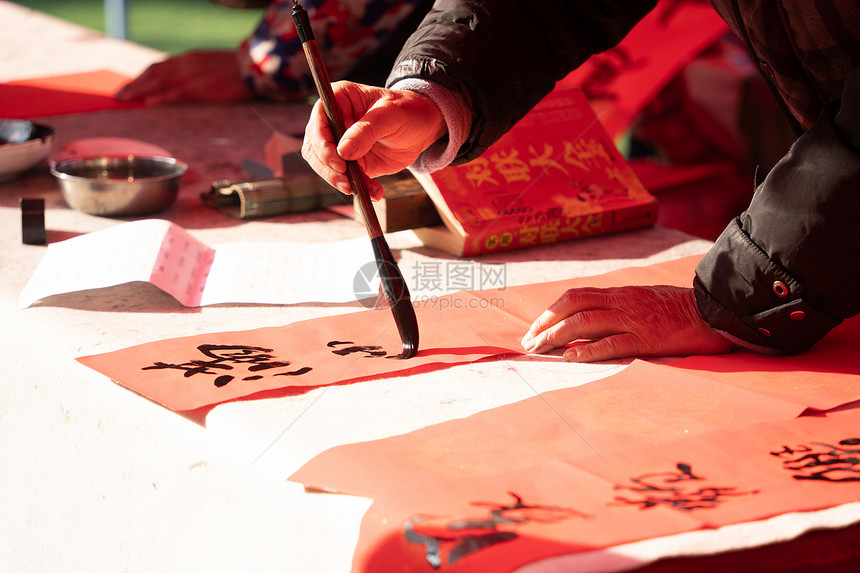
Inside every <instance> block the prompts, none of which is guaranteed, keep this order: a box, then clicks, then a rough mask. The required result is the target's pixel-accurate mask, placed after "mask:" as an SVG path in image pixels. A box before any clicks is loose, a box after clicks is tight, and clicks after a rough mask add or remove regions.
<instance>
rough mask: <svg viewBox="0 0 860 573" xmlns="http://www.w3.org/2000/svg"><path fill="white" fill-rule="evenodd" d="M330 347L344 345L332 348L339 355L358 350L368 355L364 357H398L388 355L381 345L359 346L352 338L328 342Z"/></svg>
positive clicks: (347, 354) (333, 352)
mask: <svg viewBox="0 0 860 573" xmlns="http://www.w3.org/2000/svg"><path fill="white" fill-rule="evenodd" d="M326 346H328V347H329V348H337V347H338V346H343V348H338V349H337V350H332V351H331V353H332V354H337V355H338V356H349V355H350V354H355V353H356V352H364V353H365V354H366V356H364V358H381V357H383V356H385V357H386V358H397V357H396V356H386V355H387V354H388V353H387V352H386V351H384V350H382V347H381V346H370V345H367V346H359V345H357V344H355V343H354V342H352V341H351V340H332V341H331V342H329V343H328V344H326Z"/></svg>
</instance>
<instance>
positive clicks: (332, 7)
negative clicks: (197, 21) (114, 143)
mask: <svg viewBox="0 0 860 573" xmlns="http://www.w3.org/2000/svg"><path fill="white" fill-rule="evenodd" d="M212 1H213V2H216V3H218V4H222V5H224V6H227V7H230V8H260V7H265V6H268V8H267V10H266V13H265V15H264V16H263V18H262V20H261V21H260V23H259V25H258V26H257V29H256V30H255V31H254V33H253V34H252V35H251V36H250V37H248V38H246V39H245V40H243V41H242V43H241V44H240V45H239V48H238V50H236V51H230V50H194V51H190V52H185V53H183V54H179V55H177V56H174V57H171V58H168V59H166V60H164V61H162V62H158V63H155V64H153V65H151V66H150V67H149V68H147V69H146V70H145V71H144V72H143V73H142V74H141V75H140V76H139V77H137V78H136V79H134V80H133V81H132V82H130V83H129V84H127V85H126V86H124V87H123V88H122V89H121V90H120V91H119V92H117V94H116V98H117V99H119V100H122V101H143V102H144V103H146V104H148V105H158V104H167V103H177V102H184V101H185V102H187V101H198V102H200V101H237V100H243V99H249V98H252V97H264V98H267V99H273V100H290V99H304V98H306V97H307V96H309V95H312V94H315V93H316V90H315V88H314V83H313V79H312V78H311V75H310V72H309V71H308V66H307V60H306V59H305V56H304V53H303V51H302V47H301V43H300V42H299V39H298V36H297V35H296V29H295V26H294V25H293V20H292V15H291V14H292V8H293V2H292V0H274V1H272V0H212ZM432 4H433V3H432V1H430V0H382V1H380V0H353V1H349V0H305V1H304V2H302V5H303V7H304V8H305V10H307V12H308V15H309V17H310V19H311V23H312V25H313V27H314V32H315V36H316V40H317V45H318V46H319V48H320V51H321V53H322V55H323V59H324V60H325V63H326V67H327V68H328V70H329V74H330V76H331V77H332V79H333V80H337V79H344V78H348V79H351V80H354V81H358V82H362V83H368V84H373V85H382V82H384V81H385V77H386V75H387V74H388V70H390V69H391V65H392V63H393V62H394V58H395V56H396V55H397V52H399V51H400V48H401V47H402V46H403V44H404V42H405V41H406V38H408V37H409V34H410V33H411V32H412V31H413V30H414V29H415V28H416V27H417V26H418V24H419V22H420V21H421V19H422V18H423V17H424V15H425V14H426V13H427V12H428V10H429V9H430V6H431V5H432Z"/></svg>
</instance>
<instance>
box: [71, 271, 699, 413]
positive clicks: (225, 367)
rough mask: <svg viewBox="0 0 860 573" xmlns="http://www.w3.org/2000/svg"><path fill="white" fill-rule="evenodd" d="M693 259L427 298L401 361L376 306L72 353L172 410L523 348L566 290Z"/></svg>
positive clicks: (674, 279)
mask: <svg viewBox="0 0 860 573" xmlns="http://www.w3.org/2000/svg"><path fill="white" fill-rule="evenodd" d="M697 260H698V257H690V258H687V259H680V260H677V261H672V262H669V263H663V264H661V265H655V266H652V267H641V268H631V269H625V270H624V271H617V272H615V273H609V274H607V275H602V276H599V277H590V278H587V279H578V280H570V281H558V282H550V283H542V284H535V285H526V286H519V287H511V288H505V289H497V290H485V291H480V292H468V291H462V292H459V293H455V294H452V295H447V296H443V297H438V298H434V299H429V300H428V301H426V302H423V303H422V304H419V305H416V309H415V311H416V316H417V317H418V326H419V331H420V338H421V343H420V347H419V350H418V354H417V356H415V357H414V358H410V359H408V360H400V359H396V358H393V356H396V355H397V354H398V353H399V352H400V350H401V341H400V337H399V334H398V332H397V328H396V326H395V324H394V320H393V318H392V316H391V312H390V311H389V310H387V309H383V310H378V311H377V310H365V311H362V312H356V313H350V314H345V315H338V316H329V317H323V318H318V319H312V320H306V321H301V322H295V323H292V324H288V325H285V326H280V327H268V328H260V329H255V330H247V331H239V332H216V333H211V334H202V335H195V336H190V337H183V338H174V339H167V340H161V341H157V342H151V343H147V344H142V345H139V346H134V347H131V348H126V349H122V350H118V351H115V352H110V353H106V354H99V355H94V356H85V357H81V358H79V359H78V361H79V362H81V363H82V364H84V365H86V366H89V367H90V368H93V369H95V370H98V371H99V372H101V373H102V374H105V375H106V376H108V377H110V378H111V379H112V380H114V381H116V382H117V383H119V384H121V385H122V386H125V387H126V388H128V389H129V390H132V391H134V392H137V393H138V394H141V395H143V396H146V397H147V398H149V399H151V400H153V401H155V402H157V403H159V404H162V405H163V406H165V407H167V408H169V409H171V410H174V411H176V412H190V411H194V410H199V409H202V408H208V407H211V406H214V405H216V404H219V403H222V402H227V401H230V400H236V399H239V398H248V397H251V396H256V397H264V396H265V397H270V396H273V395H278V393H280V394H284V395H286V394H295V393H299V392H306V391H308V390H310V389H312V388H315V387H319V386H328V385H333V384H348V383H354V382H359V381H362V380H368V379H372V378H382V377H386V376H400V375H406V374H413V373H417V372H424V371H430V370H437V369H440V368H446V367H449V366H453V365H456V364H464V363H468V362H474V361H476V360H485V359H489V358H492V357H498V356H501V355H506V354H515V353H522V352H523V350H522V346H521V345H520V340H521V339H522V336H523V335H524V334H525V332H526V330H527V329H528V326H529V325H530V324H531V321H532V320H534V319H535V318H536V317H537V316H538V315H540V313H541V312H543V311H544V310H545V309H546V308H547V307H548V306H549V305H550V304H551V303H552V302H554V301H555V300H556V299H557V298H558V297H559V296H560V295H561V294H562V293H563V292H564V291H565V290H566V289H568V288H572V287H575V286H586V285H590V286H598V287H600V286H613V285H622V284H689V283H690V282H691V280H692V278H691V277H692V276H693V269H694V267H695V264H696V261H697Z"/></svg>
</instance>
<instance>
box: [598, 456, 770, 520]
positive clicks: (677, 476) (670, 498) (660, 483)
mask: <svg viewBox="0 0 860 573" xmlns="http://www.w3.org/2000/svg"><path fill="white" fill-rule="evenodd" d="M675 467H677V468H678V471H677V472H671V471H670V472H660V473H649V474H642V475H641V476H639V477H635V478H630V481H632V482H633V483H634V484H636V485H632V486H630V485H616V486H615V489H626V490H630V491H632V492H636V493H637V494H639V495H640V499H628V498H625V497H620V496H616V497H615V499H616V500H617V501H618V502H620V503H616V504H614V505H624V504H627V505H638V506H640V507H639V508H640V509H648V508H651V507H656V506H658V505H667V506H669V507H672V508H673V509H680V510H684V511H690V510H693V509H711V508H714V507H717V506H718V505H719V504H720V503H721V502H722V501H723V500H722V498H723V497H725V496H741V495H751V494H755V493H758V490H755V491H747V492H741V491H735V490H736V489H737V488H734V487H707V486H706V487H699V488H696V489H693V488H689V489H685V488H684V486H683V485H672V484H679V483H681V482H687V481H703V480H704V479H705V478H703V477H700V476H697V475H695V474H693V468H692V466H690V464H685V463H683V462H680V463H678V464H676V466H675Z"/></svg>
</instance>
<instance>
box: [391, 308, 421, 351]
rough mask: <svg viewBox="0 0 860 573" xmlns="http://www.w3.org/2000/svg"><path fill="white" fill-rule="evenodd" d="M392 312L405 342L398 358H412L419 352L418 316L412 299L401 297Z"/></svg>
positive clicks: (401, 338)
mask: <svg viewBox="0 0 860 573" xmlns="http://www.w3.org/2000/svg"><path fill="white" fill-rule="evenodd" d="M391 312H392V313H393V314H394V323H395V324H396V325H397V331H398V332H399V333H400V340H401V341H402V342H403V352H401V353H400V354H398V355H397V358H402V359H406V358H412V357H413V356H415V354H416V353H417V352H418V318H417V317H416V316H415V308H414V307H413V306H412V301H411V300H410V299H408V298H402V299H400V300H399V301H397V302H396V303H395V304H394V305H392V307H391Z"/></svg>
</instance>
